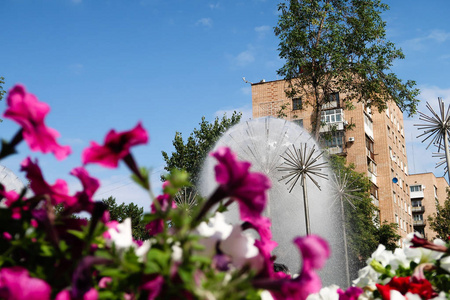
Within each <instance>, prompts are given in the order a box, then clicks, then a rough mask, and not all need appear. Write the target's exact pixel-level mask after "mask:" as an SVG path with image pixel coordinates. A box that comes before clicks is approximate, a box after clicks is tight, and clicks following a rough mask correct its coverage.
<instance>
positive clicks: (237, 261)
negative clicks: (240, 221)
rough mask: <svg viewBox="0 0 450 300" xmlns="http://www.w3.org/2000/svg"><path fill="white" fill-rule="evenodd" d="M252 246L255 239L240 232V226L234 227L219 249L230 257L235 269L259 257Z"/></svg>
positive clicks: (256, 249)
mask: <svg viewBox="0 0 450 300" xmlns="http://www.w3.org/2000/svg"><path fill="white" fill-rule="evenodd" d="M254 244H255V239H254V238H252V237H251V236H250V235H247V234H246V233H244V232H242V228H241V226H240V225H235V226H234V227H233V231H232V232H231V234H230V235H229V236H228V237H227V238H226V239H225V240H224V241H222V242H221V243H220V249H221V250H222V251H223V253H225V254H226V255H228V256H230V257H231V262H232V264H233V265H234V266H235V267H237V268H241V267H242V266H244V265H245V264H246V263H247V262H249V261H248V260H249V259H251V258H254V257H256V256H258V255H259V250H258V248H257V247H255V245H254ZM255 267H256V266H255Z"/></svg>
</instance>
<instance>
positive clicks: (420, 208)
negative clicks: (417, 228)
mask: <svg viewBox="0 0 450 300" xmlns="http://www.w3.org/2000/svg"><path fill="white" fill-rule="evenodd" d="M411 210H412V212H413V213H423V212H425V206H413V207H412V209H411Z"/></svg>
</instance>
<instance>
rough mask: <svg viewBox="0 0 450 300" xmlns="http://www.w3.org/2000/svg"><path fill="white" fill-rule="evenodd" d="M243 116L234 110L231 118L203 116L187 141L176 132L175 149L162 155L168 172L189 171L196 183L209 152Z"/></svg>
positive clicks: (173, 142) (163, 152)
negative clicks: (211, 120)
mask: <svg viewBox="0 0 450 300" xmlns="http://www.w3.org/2000/svg"><path fill="white" fill-rule="evenodd" d="M241 117H242V114H241V113H237V112H234V113H233V115H232V116H231V117H230V118H227V116H226V115H224V116H223V117H222V119H219V118H218V117H216V119H215V120H214V122H213V123H210V122H208V121H206V120H205V117H202V121H201V123H199V125H200V128H199V129H197V128H194V131H193V132H192V133H191V134H190V136H189V137H188V139H187V141H186V143H185V142H184V140H183V137H182V135H181V133H180V132H176V133H175V138H174V140H173V141H172V144H173V146H174V147H175V151H174V152H172V154H171V155H170V156H169V155H168V154H167V152H165V151H162V156H163V158H164V161H165V162H166V166H165V167H164V169H165V170H166V171H168V172H170V171H172V170H173V169H178V170H185V171H187V172H188V173H189V175H190V181H191V183H193V184H194V185H195V184H196V183H197V181H198V179H199V178H198V177H199V175H200V174H199V173H200V171H201V167H202V164H203V161H204V160H205V158H206V156H207V155H208V152H209V151H210V150H211V149H212V147H213V146H214V144H215V143H216V142H217V140H218V139H219V137H220V136H221V135H222V134H223V133H224V132H225V131H226V130H227V129H228V128H230V127H231V126H233V125H235V124H237V123H239V121H240V119H241Z"/></svg>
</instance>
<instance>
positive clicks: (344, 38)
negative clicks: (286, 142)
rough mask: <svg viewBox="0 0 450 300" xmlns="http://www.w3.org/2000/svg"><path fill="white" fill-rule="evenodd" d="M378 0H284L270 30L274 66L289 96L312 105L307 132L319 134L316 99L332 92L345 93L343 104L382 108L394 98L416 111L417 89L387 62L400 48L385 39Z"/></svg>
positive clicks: (399, 55) (319, 107)
mask: <svg viewBox="0 0 450 300" xmlns="http://www.w3.org/2000/svg"><path fill="white" fill-rule="evenodd" d="M388 8H389V7H388V6H387V5H385V4H383V3H381V1H380V0H286V1H285V2H283V3H280V4H279V5H278V10H279V11H280V12H281V14H280V16H279V20H278V25H277V26H276V27H275V35H276V36H278V37H279V39H280V43H279V48H278V50H279V55H280V57H281V58H282V59H284V60H285V64H284V66H283V67H282V68H280V69H279V70H278V74H279V75H281V76H283V77H284V78H285V79H286V80H287V81H288V83H289V85H288V88H287V90H286V93H287V95H288V97H289V98H295V97H299V96H302V100H303V103H304V104H305V105H303V107H305V106H306V105H311V106H312V107H313V120H314V121H313V122H312V123H313V124H312V125H313V134H314V136H315V137H316V138H318V137H319V130H320V114H321V110H322V105H323V104H324V103H325V102H326V101H327V100H328V99H330V97H331V95H332V94H333V93H336V92H339V93H341V94H343V95H345V104H346V107H347V108H350V107H352V103H354V102H355V101H359V102H363V103H365V104H366V105H367V106H372V107H375V108H377V109H378V110H379V111H382V110H384V109H386V107H387V106H386V103H387V101H391V100H392V101H395V103H397V105H399V107H400V108H401V109H402V110H403V111H407V112H408V113H409V115H412V114H414V113H415V112H416V108H417V103H418V101H419V100H417V99H416V97H417V95H418V94H419V90H418V89H415V88H414V86H415V84H416V83H415V82H414V81H411V80H408V81H406V83H403V82H402V80H400V79H399V78H398V77H397V76H396V75H395V74H394V73H392V72H390V71H391V70H390V68H391V66H392V65H393V62H394V61H395V60H396V59H403V58H404V55H403V52H402V50H401V49H397V48H395V45H394V44H393V43H392V42H390V41H388V40H387V39H386V29H385V27H386V23H385V22H384V21H383V20H382V18H381V13H382V12H383V11H385V10H387V9H388Z"/></svg>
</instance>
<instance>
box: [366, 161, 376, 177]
mask: <svg viewBox="0 0 450 300" xmlns="http://www.w3.org/2000/svg"><path fill="white" fill-rule="evenodd" d="M367 170H368V171H369V172H370V173H372V174H373V175H377V164H376V163H375V162H374V161H373V160H371V159H370V158H369V157H368V158H367Z"/></svg>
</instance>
